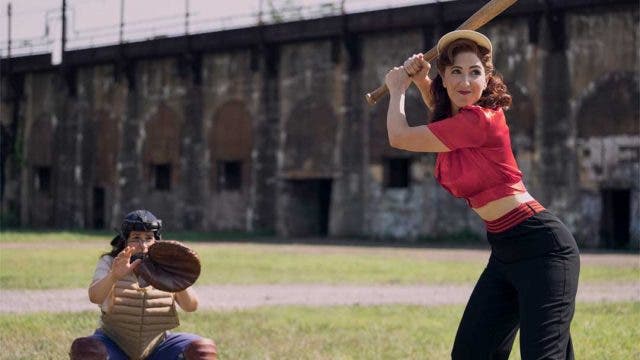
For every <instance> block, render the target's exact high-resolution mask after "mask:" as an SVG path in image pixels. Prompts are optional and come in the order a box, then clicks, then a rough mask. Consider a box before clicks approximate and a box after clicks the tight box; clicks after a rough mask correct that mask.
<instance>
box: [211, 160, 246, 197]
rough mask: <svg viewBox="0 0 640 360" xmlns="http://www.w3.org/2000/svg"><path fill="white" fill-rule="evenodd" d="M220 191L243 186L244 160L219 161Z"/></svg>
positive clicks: (237, 188)
mask: <svg viewBox="0 0 640 360" xmlns="http://www.w3.org/2000/svg"><path fill="white" fill-rule="evenodd" d="M217 185H218V186H217V189H218V191H222V190H226V191H236V190H240V189H241V188H242V161H218V184H217Z"/></svg>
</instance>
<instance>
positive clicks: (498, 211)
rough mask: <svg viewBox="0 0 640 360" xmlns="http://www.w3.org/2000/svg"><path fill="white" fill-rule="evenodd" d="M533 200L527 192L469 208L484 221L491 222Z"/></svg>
mask: <svg viewBox="0 0 640 360" xmlns="http://www.w3.org/2000/svg"><path fill="white" fill-rule="evenodd" d="M532 200H535V199H534V198H533V197H532V196H531V195H530V194H529V193H528V192H525V193H522V194H516V195H509V196H505V197H503V198H500V199H497V200H493V201H491V202H488V203H487V204H486V205H484V206H481V207H479V208H471V210H473V211H475V212H476V213H477V214H478V215H480V217H481V218H482V219H483V220H485V221H492V220H496V219H499V218H501V217H502V216H504V215H505V214H506V213H508V212H509V211H511V210H513V209H515V208H517V207H518V206H520V204H524V203H526V202H529V201H532Z"/></svg>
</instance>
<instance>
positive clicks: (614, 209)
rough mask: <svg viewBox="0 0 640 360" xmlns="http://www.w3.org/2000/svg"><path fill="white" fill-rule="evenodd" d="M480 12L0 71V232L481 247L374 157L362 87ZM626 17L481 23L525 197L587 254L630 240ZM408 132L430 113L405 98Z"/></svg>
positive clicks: (21, 64) (232, 37)
mask: <svg viewBox="0 0 640 360" xmlns="http://www.w3.org/2000/svg"><path fill="white" fill-rule="evenodd" d="M478 7H479V5H478V2H477V1H466V0H460V1H452V2H444V3H436V4H426V5H418V6H412V7H406V8H399V9H388V10H380V11H372V12H367V13H359V14H347V15H344V16H333V17H326V18H322V19H314V20H305V21H297V22H289V23H282V24H275V25H264V26H257V27H252V28H243V29H235V30H227V31H220V32H215V33H206V34H196V35H190V36H183V37H176V38H163V39H157V40H151V41H145V42H140V43H127V44H121V45H115V46H105V47H99V48H92V49H83V50H75V51H69V52H66V53H65V54H64V62H63V63H62V65H59V66H52V65H51V61H50V56H49V55H48V54H47V55H35V56H27V57H20V58H12V59H2V109H1V113H0V116H1V119H0V123H1V126H2V127H1V129H2V157H1V160H2V163H1V165H2V169H1V170H2V177H1V179H0V180H1V181H2V183H1V185H2V186H1V191H2V192H1V204H2V221H3V222H4V223H5V224H12V223H13V224H15V225H19V226H23V227H46V228H114V227H117V226H118V223H119V221H120V219H121V217H122V215H123V214H124V213H126V212H128V211H130V210H133V209H136V208H148V209H151V210H152V211H153V212H154V213H155V214H156V215H158V216H159V217H160V218H162V219H165V222H166V223H167V225H168V227H169V229H171V230H178V229H190V230H201V231H214V230H240V231H265V230H266V231H273V232H275V233H277V234H278V235H281V236H286V237H298V236H324V235H329V236H335V237H352V236H354V237H369V238H397V239H403V240H410V241H419V240H421V239H423V238H427V237H441V236H454V235H456V234H477V235H479V236H480V237H482V236H483V235H482V234H483V224H482V222H481V221H480V219H479V218H478V217H477V216H476V215H475V214H474V213H473V212H472V211H471V210H469V209H468V208H467V206H466V204H465V202H464V201H463V200H459V199H454V198H452V197H451V196H450V195H449V194H447V193H445V192H444V190H442V189H441V188H440V187H439V185H438V184H437V183H436V181H435V179H434V177H433V166H434V161H435V156H434V155H433V154H418V153H408V152H404V151H399V150H396V149H393V148H391V147H390V146H389V145H388V141H387V138H386V124H385V118H386V111H387V105H386V103H385V102H384V101H383V103H381V104H378V105H377V106H374V107H369V106H368V105H366V103H365V102H364V100H363V94H364V93H366V92H367V91H369V90H372V89H374V88H376V87H377V86H378V85H379V84H380V83H381V82H382V80H383V78H384V74H385V73H386V72H387V71H388V69H389V68H390V67H391V66H394V65H397V64H400V63H401V62H402V61H403V60H404V59H405V58H407V57H408V56H409V55H411V54H413V53H417V52H419V51H423V50H424V49H428V48H430V47H431V46H433V44H434V43H435V41H436V40H437V39H438V38H439V36H440V35H441V34H443V33H445V32H447V31H449V30H452V29H454V28H455V27H456V26H457V25H459V24H460V23H462V22H463V21H464V20H465V19H466V18H467V17H468V16H469V15H470V14H472V13H473V12H474V11H475V10H477V8H478ZM638 18H639V6H638V3H637V1H629V0H609V1H605V0H572V1H544V2H540V1H536V0H520V1H519V2H518V3H517V4H516V5H515V6H513V7H512V8H511V9H509V10H508V11H507V12H505V13H504V14H502V15H500V16H499V17H498V18H497V19H495V20H494V21H492V22H491V23H490V24H488V25H486V26H485V27H483V28H482V29H481V31H482V32H483V33H485V34H487V35H488V36H489V37H490V38H491V39H492V41H493V43H494V46H495V51H494V53H495V54H494V63H495V65H496V69H497V70H498V71H499V72H500V73H502V74H503V76H504V78H505V80H506V82H507V85H508V86H509V90H510V92H511V94H512V96H513V100H514V105H513V107H512V108H511V109H510V110H509V111H508V112H507V113H506V115H507V118H508V121H509V124H510V129H511V135H512V142H513V150H514V152H515V154H516V157H517V160H518V163H519V165H520V167H521V168H522V170H523V172H524V174H525V177H524V182H525V184H526V185H527V187H528V189H529V191H530V192H531V193H532V194H533V196H534V197H536V198H537V199H539V200H540V201H541V203H543V205H545V206H546V207H547V208H548V209H550V210H551V211H553V212H556V213H557V214H558V215H559V216H560V217H561V218H562V219H563V220H564V221H565V222H566V223H567V225H568V226H569V227H570V228H571V230H572V231H573V232H574V234H575V235H576V237H577V239H578V241H579V242H580V243H581V245H582V246H586V247H598V246H603V247H628V246H631V247H636V248H637V247H638V246H639V244H640V193H639V190H640V86H639V85H640V84H639V83H640V66H639V61H638V60H639V56H638V55H639V54H638V49H640V43H639V40H638ZM407 112H408V114H409V119H408V120H409V122H410V123H411V124H412V125H418V124H425V123H427V122H428V117H429V113H428V112H427V110H426V109H425V107H424V106H423V105H422V104H421V100H420V96H419V94H418V92H417V91H415V89H412V90H410V92H409V93H408V99H407Z"/></svg>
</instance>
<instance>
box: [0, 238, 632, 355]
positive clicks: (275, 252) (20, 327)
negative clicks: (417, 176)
mask: <svg viewBox="0 0 640 360" xmlns="http://www.w3.org/2000/svg"><path fill="white" fill-rule="evenodd" d="M109 239H110V235H109V234H108V233H62V232H58V233H47V232H43V233H35V232H12V233H8V232H3V233H0V289H47V288H78V287H86V286H87V285H88V283H89V281H90V279H91V276H92V273H93V268H94V266H95V263H96V261H97V258H98V255H99V254H100V253H101V252H104V251H106V250H108V241H109ZM193 239H194V240H200V239H199V238H198V237H197V236H194V238H193ZM191 245H192V246H193V247H194V248H195V249H196V250H197V251H198V253H199V254H200V257H201V258H202V260H203V274H202V276H201V278H200V279H199V280H198V284H203V285H204V284H258V283H336V284H338V283H341V284H344V283H350V284H423V283H472V282H473V281H475V279H476V278H477V276H478V275H479V273H480V271H481V270H482V267H483V265H484V262H483V261H481V260H473V261H468V260H459V259H452V260H433V259H429V258H426V257H422V256H411V252H412V250H410V249H409V250H403V251H395V250H393V249H389V250H388V251H387V250H385V249H372V250H367V249H366V248H364V249H358V250H357V251H345V252H344V253H341V252H340V251H335V249H332V251H323V250H322V249H323V248H322V247H314V248H313V251H308V249H307V248H306V247H304V246H297V247H291V246H286V245H266V244H252V243H241V244H238V243H236V244H233V243H216V244H205V243H201V242H197V243H191ZM421 251H422V252H424V251H426V252H428V249H426V250H425V249H419V250H415V252H421ZM639 266H640V265H639V264H638V263H636V264H635V265H632V266H619V265H618V264H611V265H607V266H605V265H598V266H595V265H588V266H583V267H582V272H581V281H582V282H583V283H584V282H599V281H627V282H629V281H639V280H640V269H639ZM462 310H463V307H462V306H460V305H455V306H453V305H452V306H439V307H419V306H372V307H360V306H338V307H317V308H313V307H300V306H286V307H285V306H281V307H265V308H259V309H252V310H243V311H234V312H214V311H198V312H196V313H183V314H182V315H181V321H182V325H181V327H180V328H179V329H178V330H179V331H188V332H195V333H198V334H202V335H205V336H208V337H211V338H213V339H215V340H216V342H217V343H218V345H219V348H220V352H221V354H220V355H221V356H220V357H221V359H295V360H298V359H447V358H449V355H448V354H449V351H450V348H451V344H452V342H453V337H454V335H455V331H456V327H457V324H458V321H459V319H460V316H461V315H462ZM98 316H99V314H98V313H97V312H83V313H73V314H61V313H57V314H47V313H36V314H27V315H14V314H0V349H1V350H0V359H65V358H67V356H66V351H67V349H68V346H69V344H70V343H71V340H72V339H74V338H76V337H79V336H86V335H88V334H90V333H91V332H92V331H93V330H94V328H95V327H96V325H97V320H98ZM637 324H640V303H637V302H633V303H609V304H604V303H602V304H600V303H592V304H586V303H578V305H577V309H576V316H575V320H574V322H573V324H572V333H573V337H574V339H573V340H574V348H575V350H576V358H577V359H587V360H590V359H593V360H595V359H607V360H608V359H640V347H639V345H638V339H640V327H639V326H638V325H637ZM511 359H520V356H519V354H518V345H517V343H516V345H515V347H514V351H513V353H512V356H511Z"/></svg>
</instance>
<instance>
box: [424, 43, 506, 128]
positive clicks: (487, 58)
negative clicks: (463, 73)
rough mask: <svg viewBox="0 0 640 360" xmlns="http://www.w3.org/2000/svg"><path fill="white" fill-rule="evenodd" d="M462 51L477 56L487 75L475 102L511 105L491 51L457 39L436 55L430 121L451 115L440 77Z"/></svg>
mask: <svg viewBox="0 0 640 360" xmlns="http://www.w3.org/2000/svg"><path fill="white" fill-rule="evenodd" d="M462 52H472V53H474V54H476V55H477V56H478V58H479V59H480V62H482V66H483V67H484V72H485V74H486V76H487V88H486V89H484V91H483V92H482V95H481V96H480V100H478V102H477V103H476V104H477V105H479V106H482V107H484V108H488V109H493V110H496V109H498V108H503V109H504V110H507V109H508V108H509V106H510V105H511V95H509V92H508V90H507V85H505V83H504V81H503V80H502V76H501V75H500V74H498V73H497V72H496V71H495V69H494V67H493V62H492V59H491V52H490V51H489V49H486V48H484V47H482V46H478V45H477V44H476V43H475V42H473V41H471V40H467V39H459V40H456V41H454V42H452V43H451V44H449V45H447V47H445V48H444V50H443V51H442V53H441V54H440V57H438V61H437V67H438V76H436V78H435V79H433V81H432V83H431V94H432V97H433V100H434V103H435V107H434V110H433V116H432V119H431V122H436V121H440V120H443V119H446V118H448V117H451V116H452V115H453V114H452V113H451V100H450V99H449V95H448V94H447V89H445V87H444V86H443V85H442V77H441V76H440V74H444V71H445V69H446V68H447V66H451V65H453V60H454V58H455V56H456V55H458V54H459V53H462Z"/></svg>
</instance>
